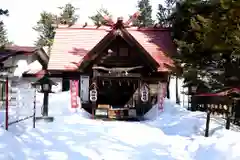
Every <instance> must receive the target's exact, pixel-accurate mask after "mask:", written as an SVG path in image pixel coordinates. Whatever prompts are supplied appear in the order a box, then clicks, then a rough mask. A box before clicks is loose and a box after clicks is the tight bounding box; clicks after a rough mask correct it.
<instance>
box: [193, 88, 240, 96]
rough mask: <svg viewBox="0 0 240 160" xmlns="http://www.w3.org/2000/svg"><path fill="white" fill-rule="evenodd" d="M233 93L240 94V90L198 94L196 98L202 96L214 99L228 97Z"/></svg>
mask: <svg viewBox="0 0 240 160" xmlns="http://www.w3.org/2000/svg"><path fill="white" fill-rule="evenodd" d="M231 93H240V88H231V89H227V90H224V91H221V92H217V93H202V94H197V95H195V96H202V97H214V96H227V95H229V94H231Z"/></svg>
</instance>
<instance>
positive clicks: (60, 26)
mask: <svg viewBox="0 0 240 160" xmlns="http://www.w3.org/2000/svg"><path fill="white" fill-rule="evenodd" d="M57 29H79V30H111V27H110V26H103V25H102V26H100V27H97V26H94V25H87V26H86V25H80V24H75V25H72V26H70V27H69V26H68V25H62V24H61V25H59V26H58V28H57ZM125 29H127V30H136V31H169V30H170V28H166V27H142V28H139V27H134V26H133V27H126V28H125Z"/></svg>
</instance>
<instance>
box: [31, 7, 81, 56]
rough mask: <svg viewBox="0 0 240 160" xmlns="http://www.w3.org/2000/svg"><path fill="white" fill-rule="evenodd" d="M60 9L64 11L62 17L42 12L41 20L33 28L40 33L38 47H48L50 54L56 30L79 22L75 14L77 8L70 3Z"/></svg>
mask: <svg viewBox="0 0 240 160" xmlns="http://www.w3.org/2000/svg"><path fill="white" fill-rule="evenodd" d="M59 9H61V10H62V11H61V13H60V16H57V15H55V14H52V13H49V12H45V11H44V12H42V13H41V14H40V20H39V21H38V22H37V25H36V26H35V27H34V28H33V29H34V30H35V31H37V32H38V33H39V37H38V40H37V41H36V46H39V47H48V53H50V50H51V46H52V44H53V39H54V36H55V29H56V28H57V27H58V24H67V25H68V26H71V25H73V24H74V23H75V22H76V21H77V20H78V16H77V15H76V13H75V11H76V10H77V8H75V7H73V6H72V5H71V4H70V3H68V4H66V5H65V6H64V7H59Z"/></svg>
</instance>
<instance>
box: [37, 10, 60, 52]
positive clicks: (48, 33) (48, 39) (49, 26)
mask: <svg viewBox="0 0 240 160" xmlns="http://www.w3.org/2000/svg"><path fill="white" fill-rule="evenodd" d="M56 22H57V16H56V15H54V14H52V13H49V12H46V11H44V12H42V13H41V14H40V20H39V21H38V22H37V25H36V26H35V27H34V28H33V29H34V30H35V31H37V32H38V33H39V37H38V40H37V41H36V46H39V47H45V46H46V47H48V49H49V51H50V48H51V46H52V44H53V39H54V35H55V29H56V26H55V24H56Z"/></svg>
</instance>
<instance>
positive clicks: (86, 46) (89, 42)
mask: <svg viewBox="0 0 240 160" xmlns="http://www.w3.org/2000/svg"><path fill="white" fill-rule="evenodd" d="M124 30H125V32H126V33H127V34H129V35H130V36H132V39H133V40H134V41H135V42H138V45H139V46H141V47H142V48H143V49H144V50H145V51H146V52H147V53H148V54H149V55H150V57H151V58H152V59H153V60H154V61H155V62H156V63H157V64H158V71H168V68H167V67H166V66H165V64H166V65H170V66H173V61H172V59H171V58H170V56H171V55H173V54H175V53H176V48H175V46H174V45H173V43H172V40H171V37H170V32H169V30H167V29H153V28H151V29H149V28H148V29H137V28H128V29H124ZM110 31H111V29H110V28H109V27H105V26H103V27H99V28H96V27H80V26H72V27H69V28H66V27H60V28H58V29H57V30H56V35H55V39H54V44H53V47H52V51H51V55H50V60H49V63H48V70H54V71H66V70H68V68H71V69H74V67H75V69H77V67H76V66H75V65H74V64H72V62H75V63H78V62H81V60H82V59H83V57H84V56H86V55H87V53H88V52H89V51H92V49H93V48H94V47H95V46H96V45H97V44H98V43H99V42H101V40H102V39H103V38H104V37H105V36H106V35H109V32H110ZM73 48H77V49H78V50H79V52H78V54H80V55H81V56H79V55H73V54H70V53H69V52H71V51H72V49H73Z"/></svg>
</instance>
